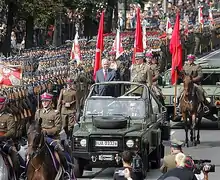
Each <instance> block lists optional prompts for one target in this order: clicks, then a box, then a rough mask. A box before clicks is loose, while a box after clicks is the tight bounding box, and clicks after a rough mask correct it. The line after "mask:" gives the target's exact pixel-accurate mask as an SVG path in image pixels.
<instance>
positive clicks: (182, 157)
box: [175, 153, 186, 167]
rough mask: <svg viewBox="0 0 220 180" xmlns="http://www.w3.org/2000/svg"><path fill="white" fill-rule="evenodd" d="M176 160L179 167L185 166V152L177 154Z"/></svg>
mask: <svg viewBox="0 0 220 180" xmlns="http://www.w3.org/2000/svg"><path fill="white" fill-rule="evenodd" d="M175 162H176V166H178V167H185V162H186V155H185V154H183V153H178V154H177V155H176V156H175Z"/></svg>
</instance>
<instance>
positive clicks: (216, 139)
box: [79, 120, 220, 180]
mask: <svg viewBox="0 0 220 180" xmlns="http://www.w3.org/2000/svg"><path fill="white" fill-rule="evenodd" d="M203 127H206V128H207V129H208V130H202V131H201V144H200V145H198V146H197V147H189V148H184V152H185V153H187V154H190V155H192V156H193V157H194V159H210V160H212V163H214V164H216V165H217V167H216V171H217V172H216V173H212V174H210V180H217V179H219V176H220V155H219V152H220V130H215V129H216V124H215V123H210V121H206V120H204V121H203ZM171 134H172V137H174V138H176V139H178V140H182V141H184V130H183V129H173V130H172V131H171ZM166 151H167V153H168V152H169V148H168V147H167V148H166ZM113 173H114V168H107V169H93V171H92V172H90V171H86V172H85V173H84V178H79V179H80V180H89V179H90V180H91V179H92V180H112V177H113ZM160 175H161V173H160V172H159V170H151V171H150V172H149V174H148V176H147V179H148V180H156V179H157V178H158V177H159V176H160Z"/></svg>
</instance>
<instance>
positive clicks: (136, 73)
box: [131, 63, 152, 94]
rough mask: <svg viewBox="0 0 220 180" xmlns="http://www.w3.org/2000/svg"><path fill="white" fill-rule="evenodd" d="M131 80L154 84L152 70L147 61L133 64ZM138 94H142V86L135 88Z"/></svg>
mask: <svg viewBox="0 0 220 180" xmlns="http://www.w3.org/2000/svg"><path fill="white" fill-rule="evenodd" d="M131 82H136V83H141V84H145V85H148V86H150V87H151V86H152V71H151V69H150V66H149V65H148V64H146V63H142V64H133V65H132V66H131ZM133 93H137V94H142V88H138V89H137V90H135V92H133Z"/></svg>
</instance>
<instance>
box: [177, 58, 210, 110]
mask: <svg viewBox="0 0 220 180" xmlns="http://www.w3.org/2000/svg"><path fill="white" fill-rule="evenodd" d="M195 58H196V57H195V55H192V54H189V55H188V56H187V60H188V61H187V62H186V63H185V64H184V66H183V72H182V73H185V74H186V75H191V76H192V78H193V82H194V85H195V87H196V95H197V98H198V100H199V102H201V103H202V105H203V111H204V113H208V112H209V108H208V106H209V102H208V101H207V100H206V97H205V91H204V90H203V88H202V86H201V81H202V77H203V74H202V67H201V66H200V65H199V64H195V62H194V61H195ZM182 94H183V90H182V92H181V93H180V94H179V96H178V102H179V99H180V98H181V96H182ZM179 110H180V109H179V105H178V108H177V111H179Z"/></svg>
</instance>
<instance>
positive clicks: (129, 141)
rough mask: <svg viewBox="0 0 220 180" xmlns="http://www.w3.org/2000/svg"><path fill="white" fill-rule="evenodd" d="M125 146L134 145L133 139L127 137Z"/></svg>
mask: <svg viewBox="0 0 220 180" xmlns="http://www.w3.org/2000/svg"><path fill="white" fill-rule="evenodd" d="M126 146H127V147H129V148H132V147H133V146H134V141H133V140H131V139H129V140H127V141H126Z"/></svg>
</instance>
